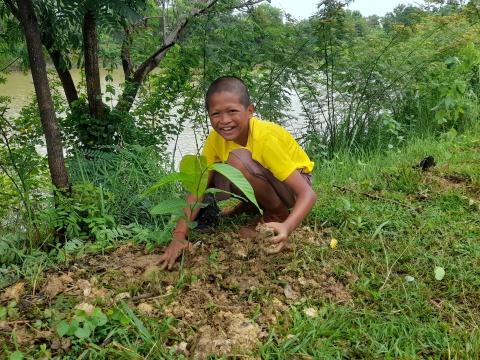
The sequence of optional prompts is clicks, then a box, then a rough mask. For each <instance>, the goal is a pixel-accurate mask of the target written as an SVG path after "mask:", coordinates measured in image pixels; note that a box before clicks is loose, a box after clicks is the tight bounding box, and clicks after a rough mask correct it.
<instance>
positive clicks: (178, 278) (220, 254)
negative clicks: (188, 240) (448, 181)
mask: <svg viewBox="0 0 480 360" xmlns="http://www.w3.org/2000/svg"><path fill="white" fill-rule="evenodd" d="M260 233H261V235H260V237H258V236H257V237H254V238H252V237H247V238H244V237H240V235H239V234H237V233H227V232H224V233H217V234H215V235H210V236H201V237H200V239H199V241H197V242H196V243H195V244H194V246H193V250H192V251H191V252H189V253H187V254H186V255H185V257H184V259H183V262H182V266H180V265H177V269H176V270H175V271H172V272H166V271H161V270H160V268H159V266H158V262H159V258H160V256H161V253H162V249H158V250H156V251H155V252H154V253H150V254H147V253H145V249H144V247H140V246H136V245H133V244H126V245H123V246H121V247H120V248H118V249H117V250H116V251H114V252H112V253H110V254H105V255H90V256H87V257H84V258H82V259H78V260H76V261H75V262H74V263H73V264H72V265H71V266H69V267H68V268H65V269H62V270H61V271H56V272H53V271H52V272H50V273H49V274H47V275H46V277H45V279H46V280H45V281H44V283H43V284H41V285H40V286H37V288H38V289H40V290H37V291H36V292H35V293H33V292H32V291H31V290H30V289H28V290H25V289H24V285H23V283H18V284H16V285H13V287H11V290H8V289H7V291H6V292H5V293H6V295H7V296H9V297H10V298H15V299H17V300H18V301H19V302H20V303H21V302H24V303H26V304H28V306H27V307H26V310H25V311H24V312H22V314H21V316H23V317H22V319H21V321H25V323H22V322H21V321H20V322H15V323H6V322H3V323H0V328H2V329H6V330H10V331H12V330H15V331H16V332H18V333H19V334H21V337H22V338H23V339H27V340H25V341H26V342H27V343H28V342H30V343H35V342H38V341H39V336H40V335H39V334H38V333H36V332H35V331H33V328H32V327H31V326H29V322H33V321H35V319H34V318H30V317H32V316H33V315H32V314H31V311H28V310H29V309H31V308H32V307H35V308H36V309H45V308H47V307H49V306H51V305H52V303H53V302H54V301H55V299H56V298H58V297H59V296H63V297H68V298H69V300H70V302H71V303H73V304H74V305H73V306H72V307H75V306H77V308H80V309H84V310H85V311H86V310H89V309H91V304H94V305H96V306H101V307H105V308H108V307H111V306H113V305H114V304H115V303H117V302H119V301H126V302H127V303H130V305H131V306H132V307H135V308H136V310H137V312H138V313H139V314H141V315H142V316H146V317H155V318H159V319H161V318H164V317H165V316H170V317H173V318H175V319H177V325H176V328H175V330H174V331H175V335H176V336H175V338H176V339H178V341H175V342H174V343H172V344H169V346H171V347H172V348H173V349H176V351H178V352H179V353H183V354H184V355H186V356H188V357H191V358H194V359H204V358H207V357H208V355H210V354H216V355H238V356H240V355H241V356H242V357H247V358H248V356H251V354H252V353H254V352H255V350H256V348H257V347H258V345H259V344H260V343H261V342H262V341H263V340H264V339H265V338H266V336H267V333H268V329H269V327H271V326H272V325H273V324H276V323H277V320H278V318H279V317H280V316H281V315H282V313H283V312H285V311H287V310H288V307H289V306H290V305H292V304H303V303H305V301H306V299H307V298H308V299H310V301H311V300H312V299H314V300H315V301H330V302H336V303H343V304H346V305H351V304H352V297H351V295H350V291H349V287H350V286H351V285H352V284H353V283H354V282H355V281H356V277H355V275H352V274H350V275H349V276H347V279H346V280H345V279H344V281H343V282H342V281H341V280H340V279H338V278H337V277H336V276H335V274H334V273H333V272H332V271H331V270H330V269H328V268H322V267H321V265H319V264H318V263H317V262H312V263H309V262H308V261H306V260H305V259H303V258H301V254H302V252H301V250H302V249H304V248H305V247H307V246H309V247H312V246H318V247H325V248H327V247H328V244H329V241H330V235H329V234H328V229H327V230H325V231H321V232H315V231H314V230H312V229H310V228H308V227H303V228H301V229H299V230H297V231H296V232H295V233H294V234H292V236H291V246H290V250H289V251H284V252H282V253H280V254H277V255H273V256H272V255H267V254H266V253H265V251H263V250H262V242H263V241H264V239H266V238H268V236H271V235H272V234H271V233H268V232H267V233H265V232H264V231H263V230H262V231H260ZM299 260H301V261H302V264H303V265H302V266H297V265H298V262H299ZM19 284H21V285H19ZM3 296H5V295H3ZM322 299H323V300H322ZM313 313H314V312H313V311H312V310H308V314H310V315H312V314H313ZM310 315H309V316H310ZM46 335H49V336H46ZM41 339H48V341H49V342H50V346H52V345H54V347H56V348H59V349H62V347H63V348H64V347H65V344H63V343H62V339H59V338H58V337H56V335H52V334H51V333H49V334H41ZM60 351H61V350H60Z"/></svg>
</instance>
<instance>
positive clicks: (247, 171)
mask: <svg viewBox="0 0 480 360" xmlns="http://www.w3.org/2000/svg"><path fill="white" fill-rule="evenodd" d="M227 164H229V165H230V166H233V167H234V168H236V169H238V170H240V171H241V172H242V174H243V175H244V176H245V177H249V176H250V175H254V174H252V170H251V169H252V164H254V160H253V159H252V153H251V152H250V151H248V150H247V149H237V150H234V151H232V152H230V154H229V155H228V159H227Z"/></svg>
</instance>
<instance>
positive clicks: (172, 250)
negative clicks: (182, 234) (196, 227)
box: [159, 238, 192, 270]
mask: <svg viewBox="0 0 480 360" xmlns="http://www.w3.org/2000/svg"><path fill="white" fill-rule="evenodd" d="M191 248H192V244H190V243H189V242H188V241H187V240H185V239H175V238H173V239H172V242H171V243H170V245H168V246H167V248H166V249H165V252H164V253H163V255H162V256H161V257H160V261H159V265H160V269H161V270H165V269H167V270H172V268H173V265H175V261H176V260H177V258H178V257H179V256H180V255H182V252H183V251H184V250H190V249H191Z"/></svg>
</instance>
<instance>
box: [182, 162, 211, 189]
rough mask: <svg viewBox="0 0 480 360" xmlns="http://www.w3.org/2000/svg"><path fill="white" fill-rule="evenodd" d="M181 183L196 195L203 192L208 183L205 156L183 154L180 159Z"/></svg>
mask: <svg viewBox="0 0 480 360" xmlns="http://www.w3.org/2000/svg"><path fill="white" fill-rule="evenodd" d="M180 173H181V174H183V176H184V178H183V179H182V184H183V186H185V188H186V189H187V191H188V192H190V193H192V194H193V195H195V196H196V197H199V196H201V195H203V194H204V193H205V190H206V189H207V185H208V167H207V159H206V158H205V156H197V155H185V156H184V157H183V158H182V160H181V161H180Z"/></svg>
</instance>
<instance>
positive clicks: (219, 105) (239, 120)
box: [208, 91, 253, 146]
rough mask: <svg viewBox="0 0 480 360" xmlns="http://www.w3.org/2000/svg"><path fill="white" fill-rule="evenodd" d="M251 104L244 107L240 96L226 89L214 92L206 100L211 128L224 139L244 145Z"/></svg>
mask: <svg viewBox="0 0 480 360" xmlns="http://www.w3.org/2000/svg"><path fill="white" fill-rule="evenodd" d="M252 115H253V105H250V106H249V107H248V108H245V107H244V105H243V104H242V103H241V102H240V97H239V96H238V95H237V94H235V93H231V92H228V91H222V92H218V93H214V94H213V95H212V96H210V99H209V101H208V116H209V117H210V123H211V124H212V127H213V129H214V130H215V131H216V132H218V133H219V134H220V135H221V136H222V137H223V138H224V139H225V140H231V141H234V142H235V143H237V144H239V145H242V146H245V145H247V140H248V128H249V120H250V118H251V117H252Z"/></svg>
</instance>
